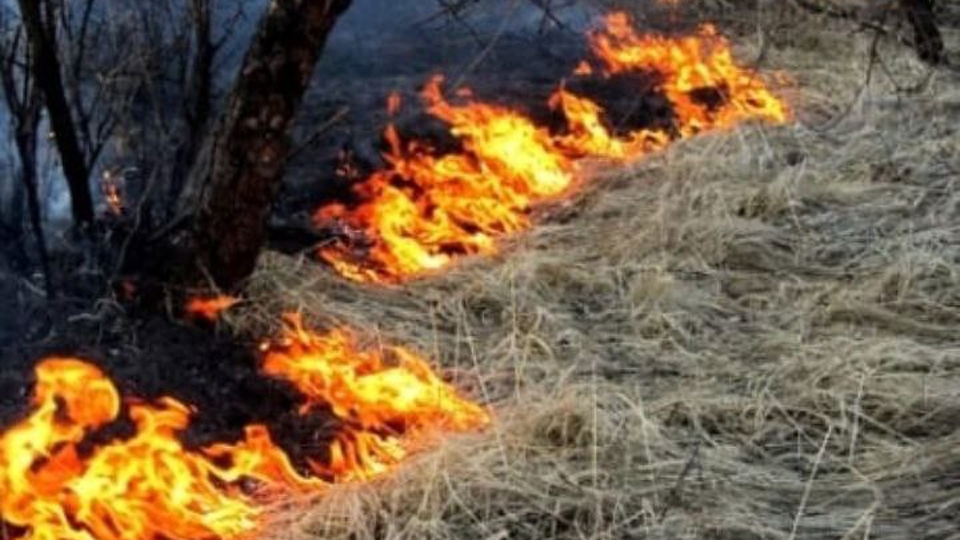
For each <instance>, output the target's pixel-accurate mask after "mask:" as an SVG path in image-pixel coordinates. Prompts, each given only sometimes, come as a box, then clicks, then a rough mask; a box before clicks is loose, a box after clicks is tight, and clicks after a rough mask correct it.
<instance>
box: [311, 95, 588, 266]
mask: <svg viewBox="0 0 960 540" xmlns="http://www.w3.org/2000/svg"><path fill="white" fill-rule="evenodd" d="M442 81H443V79H442V78H441V77H435V78H434V79H433V80H431V81H430V83H429V84H428V85H427V86H426V88H425V89H424V91H423V93H422V98H423V100H424V102H425V103H426V104H427V107H428V111H429V112H430V114H432V115H434V116H436V117H437V118H440V119H441V120H444V121H445V122H447V123H448V124H450V126H451V128H450V131H451V133H452V134H453V135H454V136H456V137H457V138H458V139H459V140H460V141H461V144H462V145H463V148H464V151H463V152H462V153H455V154H447V155H444V156H439V157H438V156H435V155H434V153H433V152H431V149H430V148H429V147H427V146H425V145H424V144H422V143H421V142H419V141H411V142H409V143H408V144H406V145H405V144H404V143H403V142H402V141H401V140H400V136H399V134H398V133H397V131H396V130H395V129H394V128H393V126H388V127H387V130H386V133H385V137H386V139H387V140H388V141H389V142H390V145H391V149H390V151H389V153H388V154H387V155H386V156H385V157H386V159H387V161H388V162H389V164H390V168H389V169H387V170H384V171H380V172H377V173H374V174H373V175H372V176H371V177H369V178H368V179H366V180H365V181H363V182H362V183H361V184H360V185H359V186H358V187H357V191H358V193H359V194H360V195H361V197H362V198H363V199H364V201H365V202H364V203H363V204H361V205H360V206H358V207H355V208H349V209H348V208H347V207H345V206H342V205H331V206H327V207H324V208H322V209H320V211H318V213H317V215H316V219H317V221H318V222H320V223H325V222H329V221H331V220H340V221H342V222H344V223H346V224H347V225H348V226H351V227H353V228H356V229H359V230H362V231H364V232H365V233H366V234H367V236H369V237H370V238H375V239H376V240H377V242H376V243H375V245H374V246H373V248H372V249H371V251H370V252H369V253H367V254H365V257H361V258H360V259H359V260H358V258H357V257H355V256H353V254H352V253H351V251H350V246H347V245H343V244H337V245H334V246H328V247H324V248H321V250H320V255H321V257H323V258H324V259H326V260H327V261H328V262H330V263H331V264H332V265H334V266H335V267H336V268H337V269H338V270H339V271H340V272H341V273H343V274H344V275H347V276H350V277H353V278H355V279H358V280H363V281H395V280H398V279H399V278H401V277H403V276H406V275H411V274H416V273H419V272H423V271H427V270H434V269H439V268H442V267H444V266H446V265H448V264H450V262H451V260H452V259H453V257H454V255H455V254H463V253H492V252H494V251H495V249H496V239H497V238H498V237H500V236H502V235H504V234H507V233H511V232H517V231H520V230H523V229H525V228H527V226H528V225H529V218H528V217H527V211H528V210H529V209H530V207H531V206H532V204H533V203H535V202H539V201H542V200H544V199H546V198H550V197H555V196H558V195H560V194H562V193H563V192H564V191H565V190H567V189H568V188H569V187H570V186H571V185H572V184H573V183H574V180H575V175H574V173H573V170H574V165H573V162H572V161H571V160H570V159H568V158H567V157H566V156H564V155H563V154H560V153H558V152H556V147H555V145H554V142H553V140H552V138H551V136H550V134H549V132H548V131H547V130H546V129H543V128H539V127H537V126H536V125H534V123H533V122H532V121H531V120H529V119H528V118H526V117H525V116H524V115H522V114H521V113H519V112H517V111H513V110H510V109H506V108H503V107H498V106H495V105H489V104H485V103H481V102H477V101H472V100H470V99H469V98H465V99H467V100H468V101H466V102H465V103H464V104H461V105H454V104H452V103H450V102H448V101H447V100H446V99H444V97H443V94H442V92H441V84H442ZM370 261H373V262H374V263H375V265H373V266H371V265H370V264H368V263H369V262H370Z"/></svg>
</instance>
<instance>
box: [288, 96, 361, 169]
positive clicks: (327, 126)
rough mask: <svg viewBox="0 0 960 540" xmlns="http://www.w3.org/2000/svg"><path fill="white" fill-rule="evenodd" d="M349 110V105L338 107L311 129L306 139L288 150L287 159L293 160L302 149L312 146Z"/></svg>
mask: <svg viewBox="0 0 960 540" xmlns="http://www.w3.org/2000/svg"><path fill="white" fill-rule="evenodd" d="M349 112H350V107H347V106H344V107H340V109H339V110H337V112H335V113H333V116H331V117H330V118H328V119H327V121H326V122H324V123H322V124H320V125H319V126H318V127H317V128H316V129H315V130H313V134H311V135H310V137H309V138H308V139H307V140H306V141H304V142H303V143H302V144H300V145H299V146H297V147H296V148H294V149H293V150H291V151H290V153H289V154H288V155H287V161H293V160H294V158H296V157H297V156H299V155H300V154H301V153H302V152H303V151H304V150H306V149H307V148H309V147H310V146H312V145H313V144H314V143H315V142H317V140H318V139H319V138H320V136H321V135H323V134H324V133H326V132H327V131H328V130H329V129H330V128H331V127H333V125H334V124H336V123H337V122H339V121H340V120H342V119H343V117H344V116H346V115H347V114H348V113H349Z"/></svg>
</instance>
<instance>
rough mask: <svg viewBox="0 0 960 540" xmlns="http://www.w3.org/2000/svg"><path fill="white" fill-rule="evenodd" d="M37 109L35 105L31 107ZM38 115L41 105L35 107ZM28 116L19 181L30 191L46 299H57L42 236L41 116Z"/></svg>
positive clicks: (20, 131)
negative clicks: (54, 297)
mask: <svg viewBox="0 0 960 540" xmlns="http://www.w3.org/2000/svg"><path fill="white" fill-rule="evenodd" d="M30 106H31V107H34V105H32V104H31V105H30ZM35 107H36V109H35V110H37V111H39V109H40V107H39V104H37V105H35ZM28 114H29V116H28V117H27V118H25V119H23V121H22V125H20V124H21V123H18V125H17V128H16V135H15V138H16V142H17V153H18V154H20V175H21V176H20V179H21V180H22V181H23V185H24V187H25V188H26V191H27V208H29V210H30V226H31V228H32V229H33V234H34V237H35V238H36V242H37V255H38V257H39V259H40V268H41V269H42V270H43V277H44V280H45V281H46V289H47V297H48V298H50V297H53V296H55V295H56V289H55V288H54V287H55V285H54V282H53V271H52V269H51V268H50V258H49V256H48V254H47V241H46V239H45V237H44V234H43V216H42V215H41V213H40V195H39V193H38V190H37V127H38V125H39V123H40V114H39V112H37V113H32V112H30V113H28Z"/></svg>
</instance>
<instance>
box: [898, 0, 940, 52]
mask: <svg viewBox="0 0 960 540" xmlns="http://www.w3.org/2000/svg"><path fill="white" fill-rule="evenodd" d="M899 1H900V9H901V10H903V13H904V15H905V16H906V18H907V21H908V22H909V23H910V26H911V27H912V28H913V46H914V48H915V49H916V51H917V56H919V57H920V59H921V60H923V61H924V62H927V63H929V64H938V63H940V60H942V57H943V36H941V35H940V29H939V28H937V18H936V16H935V15H934V13H933V0H899Z"/></svg>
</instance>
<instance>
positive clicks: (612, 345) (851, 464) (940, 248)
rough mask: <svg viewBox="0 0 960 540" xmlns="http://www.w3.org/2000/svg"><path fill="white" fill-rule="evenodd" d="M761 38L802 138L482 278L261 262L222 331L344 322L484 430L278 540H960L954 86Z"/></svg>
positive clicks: (671, 182) (588, 197) (683, 182)
mask: <svg viewBox="0 0 960 540" xmlns="http://www.w3.org/2000/svg"><path fill="white" fill-rule="evenodd" d="M751 4H752V3H751ZM742 17H743V20H744V21H748V22H747V23H746V25H747V26H749V25H752V24H754V23H756V21H757V18H756V16H755V14H749V13H748V14H742ZM760 20H761V22H763V24H766V25H769V26H768V28H769V29H770V32H768V42H767V44H766V50H765V53H764V55H763V56H764V63H765V68H766V69H768V70H783V71H784V72H785V73H786V74H787V75H788V76H789V78H790V79H791V80H792V82H790V83H783V84H784V88H782V92H783V93H784V95H787V96H788V98H789V99H790V101H791V103H792V105H793V107H794V108H795V110H796V111H797V121H796V122H795V123H794V124H792V125H789V126H782V127H769V126H745V127H743V128H742V129H739V130H737V131H735V132H729V133H719V134H714V135H710V136H705V137H701V138H698V139H696V140H692V141H688V142H686V143H683V144H678V145H676V146H675V147H673V148H671V149H670V150H669V151H667V152H665V153H663V154H662V155H658V156H656V157H654V158H652V159H648V160H646V161H644V162H642V163H639V164H637V165H635V166H633V167H631V168H628V169H623V170H616V171H608V172H605V173H602V174H599V175H598V179H597V180H596V181H595V182H593V183H592V186H591V187H590V189H588V190H587V191H586V192H585V193H583V194H582V196H580V197H579V198H578V199H577V200H575V201H572V202H571V203H569V204H567V205H564V206H562V207H555V208H551V209H546V211H545V213H546V214H548V215H546V216H544V219H543V220H542V223H541V225H540V226H538V227H537V228H536V230H535V231H533V232H531V233H529V234H527V235H524V236H522V237H519V238H516V239H515V240H514V241H513V242H512V243H511V245H509V246H507V247H506V249H505V250H504V252H503V254H502V255H501V256H500V257H498V258H496V259H495V260H476V261H472V262H470V263H468V264H464V265H462V266H461V267H460V268H458V269H456V270H454V271H452V272H449V273H447V274H445V275H442V276H437V277H433V278H429V279H424V280H421V281H419V282H416V283H413V284H409V285H406V286H403V287H399V288H396V289H378V288H375V287H368V286H355V285H348V284H346V283H344V282H343V281H341V280H340V279H337V278H336V277H334V276H333V275H332V274H331V273H329V272H328V271H326V270H324V269H322V268H319V267H318V266H317V265H316V264H315V263H313V262H311V261H309V260H297V259H294V258H288V257H283V256H270V257H267V258H266V260H265V261H263V263H262V264H261V268H260V269H259V271H258V274H257V276H256V277H255V279H254V282H253V284H252V286H251V288H250V294H251V296H252V297H253V299H254V300H255V301H254V302H252V303H251V304H252V305H255V306H257V307H256V308H250V309H248V310H247V311H246V312H244V313H242V314H240V315H237V316H235V318H234V319H232V322H233V323H234V324H235V325H237V326H238V327H241V328H244V329H250V328H254V329H256V331H261V330H262V329H263V326H264V325H266V324H269V323H267V322H266V321H270V320H274V319H275V316H274V314H275V313H276V312H277V311H280V310H283V309H290V308H299V309H301V310H303V311H304V312H305V313H307V314H309V315H310V317H311V318H312V319H313V320H314V321H315V322H318V323H323V322H324V321H328V322H332V321H337V322H345V323H349V324H351V325H353V326H356V327H359V328H363V329H366V330H368V331H369V332H370V333H371V334H372V335H378V336H382V338H383V339H384V340H389V341H392V342H399V343H403V344H407V345H411V346H414V347H418V348H419V349H420V350H422V351H423V352H425V353H429V354H431V355H432V356H433V357H434V358H435V359H436V361H437V362H438V363H439V364H442V365H443V366H444V367H446V368H448V369H449V372H450V373H451V376H452V377H454V378H455V380H457V381H458V384H459V385H461V386H462V387H463V388H466V389H467V390H468V391H470V392H472V393H473V394H474V395H476V396H478V397H479V398H480V399H482V400H484V401H485V402H487V403H489V404H490V405H491V406H492V408H493V409H494V411H495V414H496V416H497V420H496V423H495V425H493V426H492V427H491V428H490V429H489V430H488V431H487V432H485V433H481V434H476V435H471V436H463V437H457V438H448V439H445V440H442V441H439V447H438V448H437V449H435V450H430V451H429V452H425V453H422V454H420V455H419V456H417V457H416V458H415V459H413V460H412V461H411V462H410V463H409V464H407V465H406V466H404V467H403V468H402V470H400V471H398V472H397V473H396V474H395V475H392V476H391V477H390V478H388V479H385V480H382V481H379V482H375V483H372V484H369V485H359V486H339V487H336V488H334V489H332V490H331V491H330V492H329V493H327V494H326V495H324V496H322V497H320V498H319V499H318V500H316V501H314V502H311V503H310V505H309V506H306V507H305V506H303V505H300V504H297V505H294V509H293V510H291V511H289V512H285V513H283V515H284V517H283V518H282V520H283V521H284V523H283V524H280V525H278V526H276V527H273V528H272V532H273V534H274V535H275V537H277V538H292V539H297V540H306V539H310V538H317V539H319V538H324V539H326V538H351V539H372V538H442V539H462V538H478V539H479V538H484V539H507V538H525V539H539V538H591V539H594V538H596V539H600V538H611V539H612V538H665V539H674V538H771V539H773V538H777V539H779V538H790V539H792V538H896V539H915V538H960V532H958V531H960V529H958V523H960V430H958V421H957V419H958V418H960V334H958V331H957V328H958V324H960V191H958V185H957V182H958V172H957V171H958V169H960V136H958V134H957V129H958V126H960V84H958V79H957V77H956V76H954V75H951V74H949V72H948V71H938V72H937V73H934V74H933V75H932V76H931V77H930V78H929V80H927V84H925V85H923V86H922V87H921V88H919V89H914V91H913V92H903V91H901V92H898V91H897V89H896V88H895V87H894V84H893V83H892V82H891V78H890V77H891V76H892V77H893V80H896V81H897V84H898V85H900V86H901V87H906V86H910V85H912V84H914V83H916V82H917V81H922V80H924V78H925V77H926V75H927V68H926V67H924V66H923V65H922V64H920V63H918V62H917V61H916V60H915V59H914V57H913V55H912V53H911V52H910V51H909V50H906V49H903V48H902V47H900V46H898V45H896V44H894V43H890V42H888V41H887V40H882V41H880V42H879V43H878V45H879V49H878V53H879V55H880V57H881V58H882V59H883V60H884V62H885V67H884V66H880V65H876V66H875V67H874V68H873V72H872V81H871V83H870V84H869V85H868V86H866V87H863V88H862V85H863V81H864V79H865V74H866V72H867V64H868V59H869V58H870V56H871V55H870V49H871V46H872V44H873V42H874V40H873V36H872V35H871V34H869V33H854V32H853V31H852V30H851V27H850V25H848V24H846V23H836V22H828V21H825V20H820V19H809V18H802V17H799V16H798V15H797V14H796V13H790V12H787V11H785V12H783V13H779V12H777V13H774V12H770V11H768V12H766V13H764V14H763V18H762V19H760ZM788 23H789V26H788ZM947 38H948V48H949V49H950V50H952V51H957V50H958V47H960V40H958V39H957V38H958V35H957V32H956V29H949V28H948V29H947ZM738 48H739V52H740V53H742V58H747V59H751V58H756V57H757V56H758V47H757V40H756V35H752V34H751V35H745V37H744V38H743V39H742V40H740V41H739V43H738Z"/></svg>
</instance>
